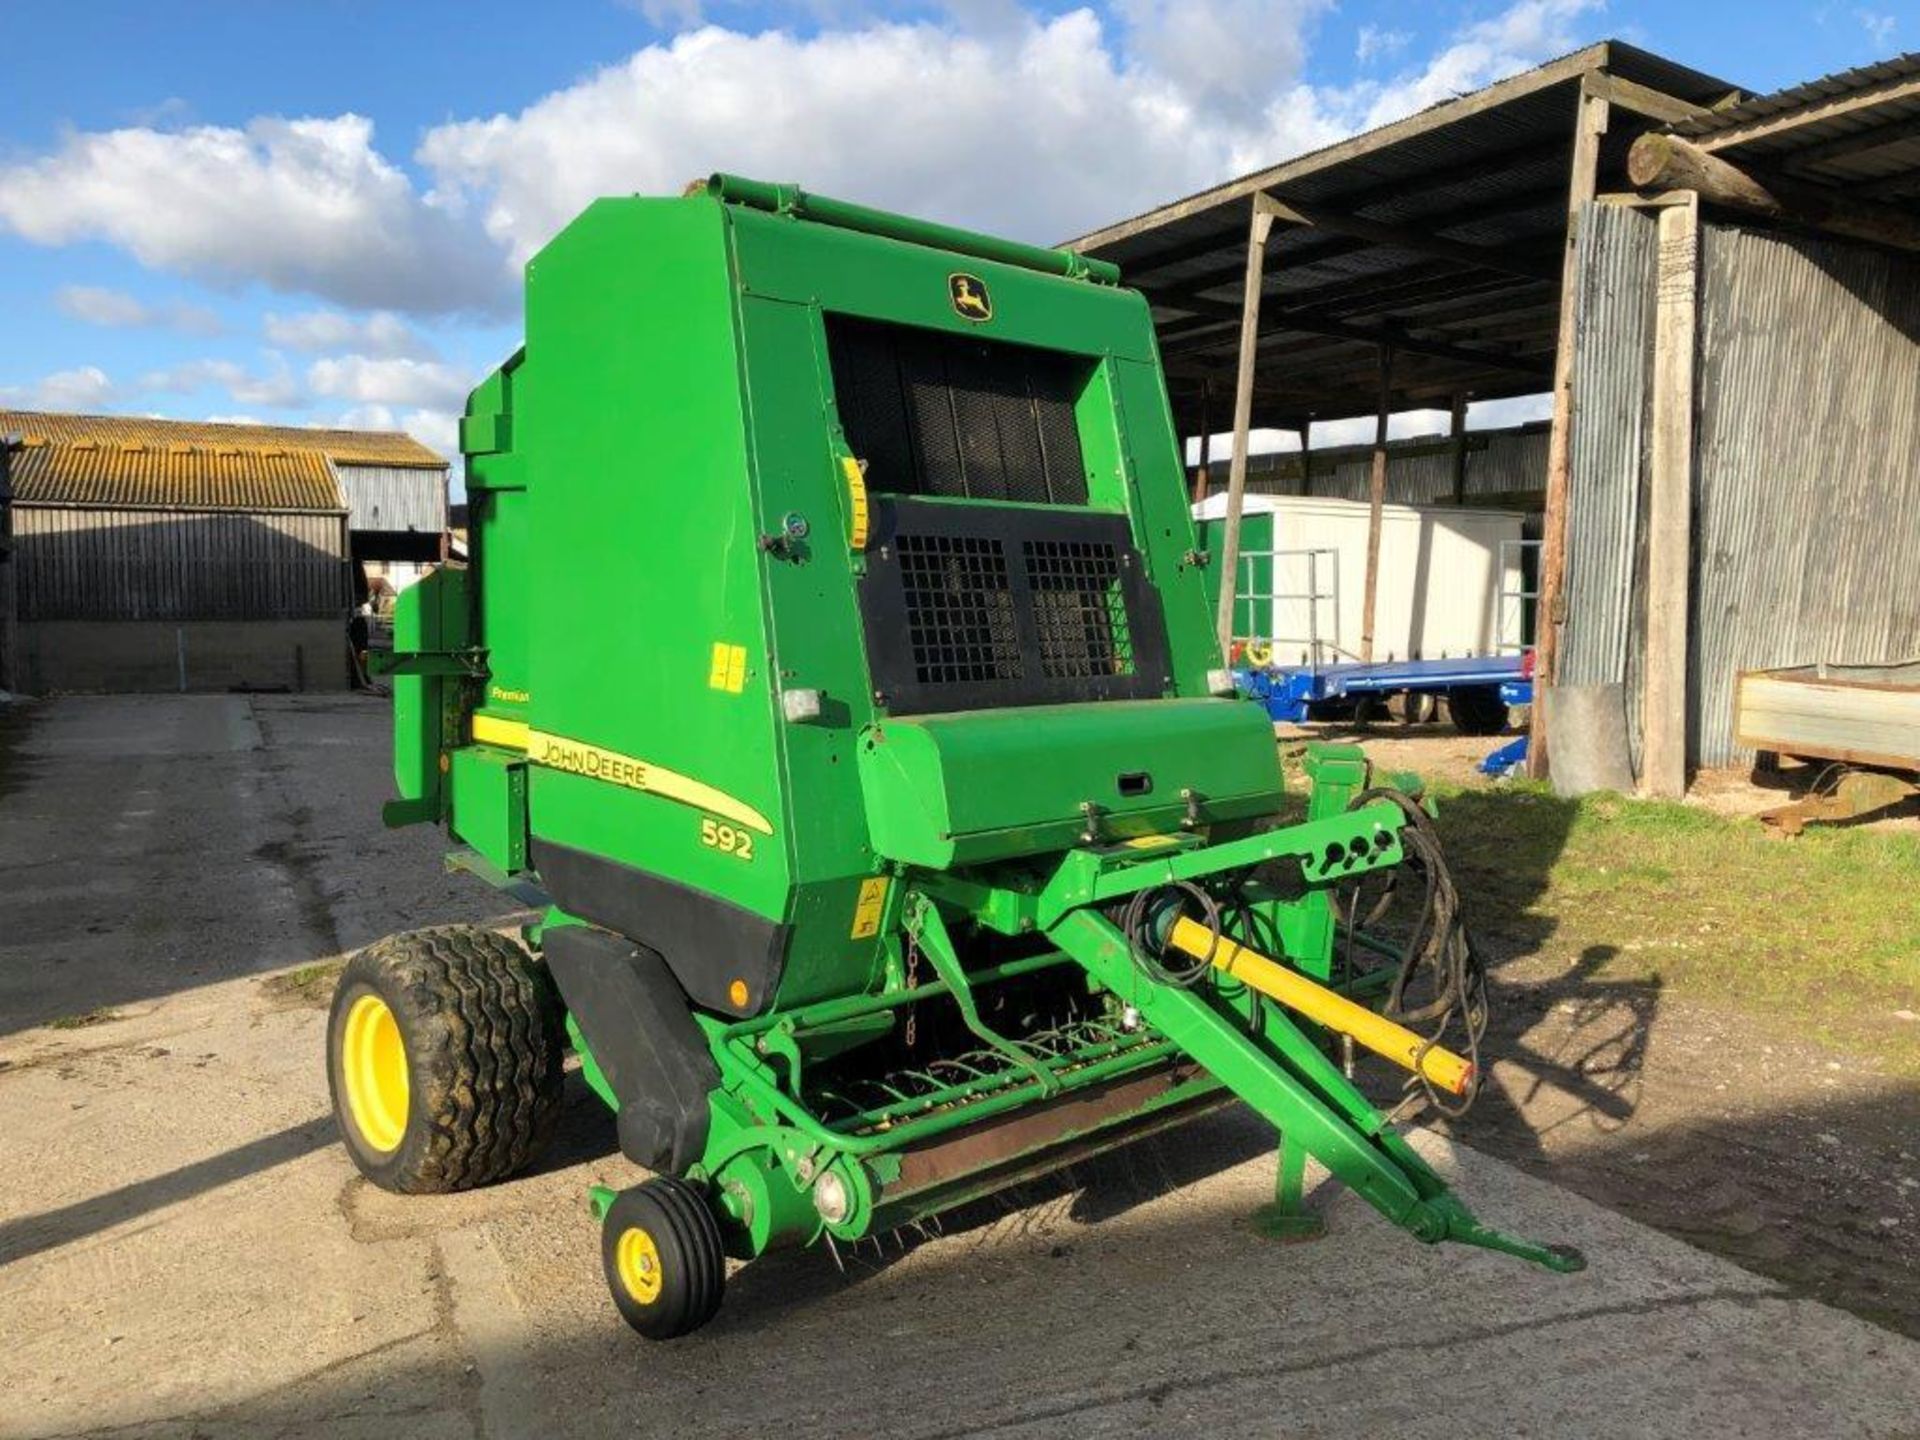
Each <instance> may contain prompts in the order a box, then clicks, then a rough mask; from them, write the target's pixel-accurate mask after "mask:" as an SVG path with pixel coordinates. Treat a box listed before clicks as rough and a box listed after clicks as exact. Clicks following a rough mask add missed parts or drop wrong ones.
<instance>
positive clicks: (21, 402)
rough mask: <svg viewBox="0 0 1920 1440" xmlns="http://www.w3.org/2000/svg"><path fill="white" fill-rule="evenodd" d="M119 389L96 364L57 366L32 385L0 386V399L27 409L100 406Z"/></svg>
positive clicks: (110, 398) (115, 394) (95, 407)
mask: <svg viewBox="0 0 1920 1440" xmlns="http://www.w3.org/2000/svg"><path fill="white" fill-rule="evenodd" d="M118 394H119V389H118V387H117V386H115V385H114V383H113V381H112V380H111V379H109V378H108V376H107V372H106V371H104V370H102V369H101V368H100V367H99V366H98V365H80V366H77V367H75V368H74V369H72V370H56V371H55V372H54V373H53V374H51V375H46V376H43V377H41V378H40V379H39V380H36V381H34V382H33V383H32V384H31V385H6V386H0V402H4V403H5V404H7V405H13V406H22V407H25V408H27V409H30V410H83V411H84V410H99V409H101V408H103V407H104V406H106V405H108V404H110V403H111V402H112V401H113V400H114V398H115V397H116V396H117V395H118Z"/></svg>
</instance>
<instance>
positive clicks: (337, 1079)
mask: <svg viewBox="0 0 1920 1440" xmlns="http://www.w3.org/2000/svg"><path fill="white" fill-rule="evenodd" d="M561 1025H562V1010H561V1005H560V1000H559V997H558V996H557V995H556V994H555V992H554V989H553V985H552V982H551V981H549V980H548V978H547V975H546V971H545V968H544V967H542V966H541V965H539V964H538V963H537V962H536V961H535V960H534V959H533V958H532V957H531V956H529V955H528V954H527V952H526V951H525V950H523V949H521V948H520V946H518V945H516V944H515V943H514V942H513V941H511V940H508V939H506V938H505V937H504V936H500V935H495V934H494V933H493V932H491V931H488V930H482V929H479V928H478V927H476V926H470V925H447V926H440V927H437V928H435V929H431V930H410V931H407V932H405V933H403V934H400V935H391V936H388V937H387V938H386V939H384V940H379V941H376V942H375V943H373V944H372V945H369V946H368V947H367V948H366V949H364V950H362V951H361V952H360V953H359V954H357V955H355V956H354V957H353V959H351V960H349V961H348V962H347V966H346V969H344V970H343V971H341V973H340V981H339V984H338V985H337V986H336V987H335V989H334V992H333V1008H332V1012H331V1014H330V1015H329V1017H328V1021H327V1082H328V1088H329V1089H330V1090H331V1091H332V1094H333V1113H334V1119H335V1121H336V1122H337V1123H338V1124H339V1126H340V1133H341V1136H342V1137H343V1138H344V1139H345V1141H346V1146H347V1153H348V1154H349V1155H350V1156H352V1157H353V1163H354V1164H355V1165H356V1166H358V1167H359V1169H360V1172H361V1174H363V1175H365V1176H366V1177H367V1178H368V1179H369V1180H371V1181H373V1183H374V1184H376V1185H378V1186H380V1187H381V1188H382V1189H385V1190H396V1191H401V1192H404V1193H407V1194H415V1195H419V1194H434V1193H439V1192H443V1191H448V1190H467V1189H471V1188H473V1187H474V1186H476V1185H486V1184H490V1183H492V1182H493V1181H495V1180H504V1179H505V1178H506V1177H507V1176H509V1175H511V1174H513V1173H514V1172H515V1171H517V1170H519V1169H521V1168H522V1167H523V1166H525V1165H526V1164H527V1162H528V1161H530V1160H532V1159H533V1157H534V1156H535V1155H536V1154H537V1153H538V1152H539V1151H540V1150H541V1148H542V1147H543V1146H545V1144H546V1142H547V1140H548V1138H549V1137H550V1136H551V1135H552V1133H553V1128H554V1123H555V1121H556V1120H557V1119H558V1118H559V1114H560V1095H561V1069H560V1066H561V1060H562V1058H563V1054H564V1048H563V1047H564V1041H563V1037H562V1032H561Z"/></svg>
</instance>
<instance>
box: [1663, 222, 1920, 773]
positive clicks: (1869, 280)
mask: <svg viewBox="0 0 1920 1440" xmlns="http://www.w3.org/2000/svg"><path fill="white" fill-rule="evenodd" d="M1703 261H1704V267H1703V273H1702V277H1701V297H1700V325H1701V357H1702V358H1701V371H1700V376H1699V385H1698V393H1699V394H1700V396H1701V413H1700V417H1699V426H1700V429H1699V441H1698V457H1697V473H1696V478H1695V484H1696V487H1697V489H1696V501H1695V504H1696V509H1695V516H1694V534H1695V556H1694V564H1695V578H1694V596H1693V607H1692V608H1693V636H1692V650H1693V674H1692V676H1691V688H1692V691H1693V696H1694V705H1695V707H1696V709H1695V713H1694V715H1693V717H1692V719H1693V722H1694V737H1693V738H1694V743H1695V746H1696V753H1697V758H1698V761H1699V763H1701V764H1703V765H1721V764H1727V763H1730V762H1732V761H1735V760H1737V759H1745V758H1748V757H1747V755H1746V752H1743V751H1738V750H1736V748H1735V746H1734V742H1733V690H1734V674H1735V672H1736V671H1737V670H1748V669H1756V668H1760V667H1771V666H1781V665H1801V664H1812V663H1815V662H1819V661H1829V662H1836V663H1841V664H1846V663H1869V662H1875V661H1886V660H1897V659H1902V658H1906V657H1908V656H1912V655H1916V654H1920V585H1916V583H1915V581H1914V565H1915V557H1916V556H1917V555H1920V263H1917V262H1915V261H1913V260H1911V259H1908V258H1905V257H1899V256H1895V255H1892V254H1889V253H1884V252H1880V251H1875V250H1870V249H1867V248H1866V247H1863V246H1855V245H1847V244H1843V243H1839V242H1831V241H1821V240H1813V239H1802V238H1797V237H1796V238H1787V237H1783V236H1780V235H1773V234H1767V233H1763V232H1759V231H1752V230H1743V229H1737V228H1734V227H1730V226H1721V225H1712V226H1708V227H1706V230H1705V238H1704V254H1703Z"/></svg>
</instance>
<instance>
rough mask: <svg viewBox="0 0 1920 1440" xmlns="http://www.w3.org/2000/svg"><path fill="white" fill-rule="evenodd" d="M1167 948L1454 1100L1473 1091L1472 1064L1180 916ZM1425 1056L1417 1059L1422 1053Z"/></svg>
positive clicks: (1322, 986)
mask: <svg viewBox="0 0 1920 1440" xmlns="http://www.w3.org/2000/svg"><path fill="white" fill-rule="evenodd" d="M1167 943H1168V944H1170V945H1172V946H1173V947H1174V949H1176V950H1181V951H1184V952H1185V953H1186V954H1188V955H1191V956H1193V958H1194V959H1196V960H1211V961H1212V962H1213V965H1214V968H1215V969H1217V970H1224V971H1225V972H1226V973H1227V974H1229V975H1231V976H1232V977H1233V978H1234V979H1236V980H1238V981H1240V982H1241V983H1242V984H1244V985H1250V986H1252V987H1253V988H1254V989H1255V990H1258V991H1259V992H1260V993H1261V994H1262V995H1265V996H1267V997H1268V998H1269V999H1273V1000H1277V1001H1279V1002H1280V1003H1281V1004H1282V1005H1285V1006H1286V1007H1287V1008H1288V1009H1289V1010H1297V1011H1299V1012H1300V1013H1301V1014H1302V1015H1304V1016H1306V1017H1307V1018H1308V1019H1309V1020H1312V1021H1314V1022H1315V1023H1316V1024H1320V1025H1324V1026H1326V1027H1327V1029H1329V1030H1334V1031H1338V1032H1339V1033H1340V1034H1342V1035H1351V1036H1352V1037H1353V1038H1354V1040H1355V1041H1356V1042H1357V1043H1359V1044H1361V1045H1364V1046H1366V1047H1367V1049H1369V1050H1371V1051H1373V1053H1374V1054H1376V1055H1384V1056H1385V1057H1386V1058H1387V1059H1389V1060H1391V1061H1393V1063H1394V1064H1396V1065H1398V1066H1400V1067H1401V1068H1403V1069H1406V1070H1417V1071H1418V1072H1420V1073H1421V1074H1424V1075H1425V1076H1426V1077H1427V1079H1429V1080H1431V1081H1432V1082H1433V1083H1434V1084H1435V1085H1437V1086H1438V1087H1439V1088H1440V1089H1442V1090H1445V1091H1447V1092H1448V1093H1449V1094H1452V1095H1464V1094H1466V1093H1467V1091H1468V1090H1469V1089H1471V1088H1472V1086H1473V1063H1472V1062H1471V1061H1469V1060H1464V1059H1462V1058H1461V1057H1460V1056H1458V1055H1456V1054H1454V1053H1453V1052H1452V1051H1451V1050H1443V1049H1441V1048H1440V1047H1439V1046H1438V1045H1434V1046H1431V1047H1429V1046H1428V1045H1427V1042H1426V1040H1425V1038H1424V1037H1422V1036H1419V1035H1416V1034H1414V1032H1413V1031H1411V1030H1409V1029H1407V1027H1406V1026H1404V1025H1396V1024H1395V1023H1394V1022H1393V1021H1391V1020H1389V1019H1387V1018H1386V1017H1385V1016H1383V1015H1376V1014H1375V1013H1374V1012H1373V1011H1371V1010H1369V1009H1367V1007H1366V1006H1364V1005H1361V1004H1357V1003H1356V1002H1354V1001H1352V1000H1349V999H1347V997H1346V996H1344V995H1340V994H1336V993H1335V992H1334V991H1332V990H1329V989H1327V987H1326V986H1324V985H1316V984H1315V983H1314V982H1313V981H1311V980H1309V979H1307V977H1306V976H1304V975H1302V974H1299V973H1298V972H1297V971H1293V970H1289V969H1288V968H1287V967H1286V966H1284V965H1281V964H1278V963H1277V962H1275V961H1272V960H1269V959H1268V958H1267V957H1266V956H1264V955H1262V954H1259V953H1258V952H1257V951H1253V950H1249V949H1247V948H1246V947H1245V946H1244V945H1240V944H1237V943H1236V942H1234V941H1232V940H1229V939H1228V938H1227V937H1226V936H1224V935H1222V936H1219V937H1217V938H1216V937H1215V935H1214V933H1213V932H1212V931H1211V930H1209V929H1208V928H1207V927H1206V926H1204V925H1202V924H1200V923H1199V922H1198V921H1197V920H1189V919H1188V918H1187V917H1185V916H1184V915H1183V916H1181V917H1180V918H1179V919H1177V920H1175V921H1174V922H1173V929H1172V930H1171V931H1170V932H1169V933H1168V935H1167ZM1423 1049H1424V1050H1425V1051H1426V1053H1425V1054H1424V1055H1423V1054H1421V1051H1422V1050H1423Z"/></svg>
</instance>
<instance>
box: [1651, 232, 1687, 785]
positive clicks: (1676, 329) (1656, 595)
mask: <svg viewBox="0 0 1920 1440" xmlns="http://www.w3.org/2000/svg"><path fill="white" fill-rule="evenodd" d="M1699 278H1700V206H1699V203H1698V201H1695V202H1694V203H1692V204H1688V205H1670V206H1668V207H1667V208H1666V209H1664V210H1662V211H1661V212H1660V259H1659V266H1658V271H1657V276H1656V280H1655V289H1654V312H1653V438H1652V446H1651V455H1650V464H1649V469H1650V471H1651V481H1652V483H1651V485H1650V486H1649V493H1648V497H1647V642H1646V643H1647V658H1646V689H1645V695H1644V714H1643V718H1642V726H1643V729H1642V732H1641V733H1642V742H1641V746H1640V789H1641V790H1642V792H1643V793H1645V794H1648V795H1655V796H1659V797H1660V798H1662V799H1667V800H1677V799H1679V798H1680V797H1681V796H1682V795H1684V794H1686V792H1687V570H1688V566H1689V562H1690V556H1689V540H1690V527H1691V525H1692V520H1693V513H1692V511H1693V504H1692V502H1693V382H1694V373H1693V372H1694V352H1695V346H1696V338H1695V334H1696V332H1695V318H1696V296H1697V294H1698V290H1699Z"/></svg>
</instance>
